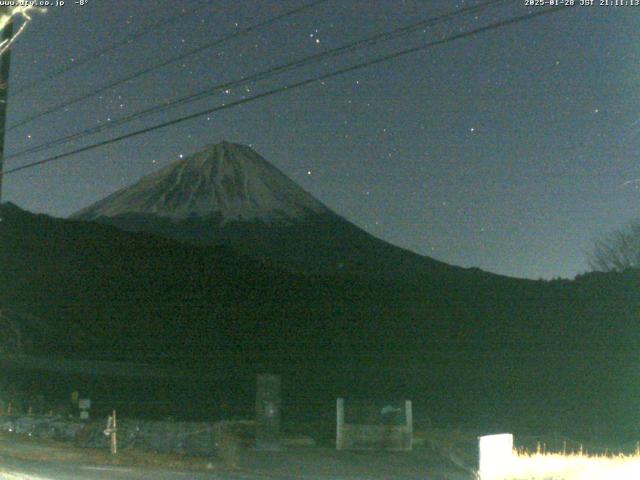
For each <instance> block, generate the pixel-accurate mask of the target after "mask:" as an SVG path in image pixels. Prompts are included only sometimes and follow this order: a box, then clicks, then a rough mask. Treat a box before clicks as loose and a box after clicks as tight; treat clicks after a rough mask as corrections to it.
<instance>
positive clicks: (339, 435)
mask: <svg viewBox="0 0 640 480" xmlns="http://www.w3.org/2000/svg"><path fill="white" fill-rule="evenodd" d="M343 448H344V398H338V400H336V450H342V449H343Z"/></svg>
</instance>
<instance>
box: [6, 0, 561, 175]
mask: <svg viewBox="0 0 640 480" xmlns="http://www.w3.org/2000/svg"><path fill="white" fill-rule="evenodd" d="M566 8H569V7H568V6H565V5H562V6H557V7H552V8H548V9H545V10H540V11H536V12H531V13H528V14H526V15H520V16H518V17H514V18H510V19H508V20H502V21H500V22H496V23H492V24H490V25H486V26H484V27H479V28H476V29H473V30H469V31H467V32H462V33H458V34H455V35H451V36H449V37H446V38H444V39H441V40H435V41H432V42H428V43H426V44H423V45H420V46H417V47H412V48H407V49H405V50H400V51H398V52H394V53H391V54H387V55H384V56H382V57H378V58H376V59H373V60H368V61H366V62H362V63H359V64H356V65H352V66H350V67H345V68H342V69H339V70H336V71H334V72H330V73H326V74H323V75H320V76H317V77H313V78H309V79H307V80H301V81H298V82H295V83H292V84H289V85H284V86H281V87H277V88H274V89H272V90H268V91H266V92H263V93H260V94H257V95H254V96H252V97H247V98H243V99H241V100H236V101H235V102H231V103H228V104H226V105H221V106H217V107H214V108H209V109H206V110H202V111H200V112H197V113H193V114H190V115H186V116H184V117H180V118H176V119H174V120H169V121H167V122H163V123H160V124H157V125H154V126H152V127H147V128H143V129H141V130H136V131H134V132H129V133H126V134H123V135H120V136H117V137H114V138H111V139H108V140H104V141H102V142H98V143H95V144H92V145H87V146H85V147H81V148H78V149H75V150H72V151H69V152H65V153H61V154H58V155H54V156H51V157H48V158H45V159H42V160H38V161H36V162H31V163H28V164H26V165H22V166H20V167H15V168H12V169H9V170H6V171H5V172H0V176H4V175H9V174H11V173H15V172H19V171H22V170H27V169H29V168H33V167H36V166H39V165H43V164H45V163H50V162H53V161H56V160H60V159H63V158H66V157H70V156H72V155H76V154H78V153H83V152H87V151H90V150H94V149H96V148H99V147H103V146H105V145H109V144H112V143H116V142H120V141H122V140H126V139H129V138H133V137H137V136H139V135H143V134H145V133H149V132H152V131H155V130H159V129H161V128H165V127H169V126H172V125H176V124H178V123H182V122H186V121H188V120H192V119H194V118H197V117H201V116H203V115H210V114H212V113H215V112H218V111H221V110H227V109H230V108H232V107H236V106H238V105H243V104H245V103H249V102H253V101H255V100H259V99H261V98H265V97H270V96H272V95H276V94H278V93H283V92H287V91H291V90H295V89H298V88H301V87H305V86H307V85H310V84H312V83H316V82H319V81H323V80H327V79H329V78H333V77H337V76H339V75H344V74H346V73H350V72H353V71H356V70H360V69H363V68H367V67H370V66H373V65H378V64H381V63H384V62H388V61H390V60H393V59H396V58H399V57H403V56H405V55H409V54H411V53H416V52H419V51H422V50H426V49H428V48H431V47H435V46H438V45H444V44H446V43H449V42H452V41H454V40H459V39H462V38H468V37H472V36H475V35H478V34H480V33H484V32H488V31H491V30H497V29H499V28H502V27H505V26H507V25H513V24H515V23H520V22H524V21H527V20H531V19H533V18H537V17H541V16H543V15H549V14H552V13H556V12H559V11H561V10H564V9H566Z"/></svg>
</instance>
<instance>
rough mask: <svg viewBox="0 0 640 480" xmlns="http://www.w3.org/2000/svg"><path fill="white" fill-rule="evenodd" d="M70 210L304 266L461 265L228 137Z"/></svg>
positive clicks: (333, 269) (407, 271)
mask: <svg viewBox="0 0 640 480" xmlns="http://www.w3.org/2000/svg"><path fill="white" fill-rule="evenodd" d="M71 218H73V219H78V220H92V221H98V222H102V223H107V224H111V225H114V226H117V227H118V228H121V229H124V230H129V231H142V232H151V233H155V234H158V235H161V236H164V237H168V238H174V239H177V240H180V241H186V242H190V243H195V244H200V245H211V244H223V245H230V246H232V247H234V248H237V249H238V250H240V251H242V252H244V253H246V254H248V255H251V256H254V257H257V258H260V259H263V260H267V261H272V262H275V263H277V264H280V265H283V266H286V267H287V268H289V269H291V270H294V271H297V272H304V273H324V274H336V273H341V272H349V273H359V274H364V275H387V276H388V275H393V276H396V277H405V276H414V275H416V274H428V275H430V274H439V273H443V272H448V271H452V270H456V271H457V270H460V269H457V268H455V267H451V266H449V265H446V264H444V263H441V262H438V261H436V260H434V259H431V258H428V257H423V256H420V255H417V254H415V253H413V252H410V251H407V250H404V249H401V248H399V247H396V246H393V245H390V244H389V243H387V242H384V241H382V240H380V239H377V238H375V237H373V236H372V235H370V234H368V233H366V232H365V231H363V230H362V229H360V228H358V227H357V226H355V225H353V224H352V223H350V222H348V221H347V220H345V219H343V218H342V217H340V216H339V215H337V214H335V213H333V212H332V211H331V210H329V209H328V208H327V207H325V206H324V205H322V204H321V203H320V202H319V201H318V200H316V199H315V198H313V197H312V196H311V195H310V194H308V193H307V192H305V191H304V190H303V189H302V188H300V187H299V186H298V185H296V184H295V183H294V182H293V181H291V180H290V179H288V178H287V177H286V176H285V175H284V174H283V173H281V172H280V171H279V170H277V169H276V168H275V167H273V166H272V165H270V164H269V163H268V162H267V161H266V160H264V159H263V158H262V157H261V156H260V155H258V154H257V153H255V152H254V151H253V150H252V149H251V148H249V147H246V146H242V145H237V144H232V143H228V142H222V143H220V144H217V145H213V146H209V147H207V148H205V149H203V150H202V151H200V152H197V153H195V154H193V155H191V156H189V157H187V158H185V159H183V160H179V161H176V162H174V163H172V164H170V165H168V166H167V167H165V168H163V169H161V170H160V171H158V172H156V173H153V174H151V175H148V176H147V177H144V178H143V179H141V180H140V181H138V182H137V183H135V184H134V185H131V186H129V187H126V188H123V189H122V190H119V191H118V192H116V193H114V194H112V195H110V196H108V197H107V198H105V199H103V200H101V201H99V202H97V203H95V204H93V205H91V206H89V207H87V208H85V209H83V210H81V211H79V212H77V213H76V214H74V215H73V216H72V217H71Z"/></svg>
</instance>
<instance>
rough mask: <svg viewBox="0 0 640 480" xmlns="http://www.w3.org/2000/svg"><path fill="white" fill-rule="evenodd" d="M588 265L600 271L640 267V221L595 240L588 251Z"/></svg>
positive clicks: (617, 270) (618, 270)
mask: <svg viewBox="0 0 640 480" xmlns="http://www.w3.org/2000/svg"><path fill="white" fill-rule="evenodd" d="M589 266H590V267H591V268H592V269H593V270H596V271H601V272H613V271H615V272H622V271H624V270H629V269H635V268H638V269H640V221H635V222H632V223H630V224H629V225H627V226H626V227H624V228H620V229H617V230H614V231H613V232H611V233H609V234H608V235H605V236H604V237H602V238H600V239H599V240H596V241H595V242H594V245H593V249H592V250H591V252H590V253H589Z"/></svg>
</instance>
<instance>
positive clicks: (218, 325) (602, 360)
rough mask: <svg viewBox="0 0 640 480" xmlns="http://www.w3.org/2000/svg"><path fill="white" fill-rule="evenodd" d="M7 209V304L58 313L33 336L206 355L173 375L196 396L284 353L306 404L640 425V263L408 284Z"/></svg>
mask: <svg viewBox="0 0 640 480" xmlns="http://www.w3.org/2000/svg"><path fill="white" fill-rule="evenodd" d="M0 218H2V221H1V222H0V308H3V307H8V308H10V309H11V310H12V311H18V312H25V313H28V314H31V315H34V316H35V317H36V318H39V319H41V320H43V321H46V322H47V323H48V328H47V329H45V330H42V331H41V332H40V334H39V336H36V338H34V339H33V341H32V347H31V348H32V349H33V350H32V351H33V352H34V353H37V354H39V355H41V354H44V353H48V354H57V355H64V356H65V357H84V358H97V357H101V356H102V357H104V356H108V357H109V358H112V359H113V358H121V359H123V360H130V361H147V362H148V361H157V362H163V363H166V364H169V365H182V366H188V367H189V368H198V369H200V372H201V373H198V374H197V376H196V377H194V379H193V381H192V382H189V383H181V384H179V385H175V386H174V387H172V388H175V392H176V393H175V395H176V398H181V400H179V401H180V402H181V405H182V404H186V403H188V402H187V400H185V395H186V396H188V397H189V401H190V399H191V398H192V397H193V398H194V399H196V398H200V399H202V401H203V403H207V401H208V399H209V398H210V397H211V395H214V394H215V395H230V396H231V398H232V399H233V401H234V402H236V401H238V402H239V401H242V402H245V403H247V399H251V398H253V397H252V396H251V395H252V394H251V392H252V391H253V390H252V389H253V386H254V382H255V377H254V375H255V373H256V372H260V371H270V372H279V373H281V374H282V375H283V381H284V384H285V385H286V386H287V387H286V388H288V389H289V390H288V392H289V393H288V395H293V396H294V398H295V399H296V402H300V403H299V404H298V407H297V408H299V409H301V410H304V409H306V410H309V408H311V410H312V411H316V410H313V408H315V407H310V406H312V405H315V406H318V408H320V407H321V408H322V409H325V410H324V411H330V408H331V405H332V404H333V402H334V401H335V397H336V396H341V395H347V396H350V395H360V396H365V397H382V398H387V399H388V398H412V399H413V400H414V405H415V409H416V412H426V413H427V414H428V415H429V416H430V417H431V418H433V419H437V421H438V422H465V421H472V420H473V421H477V419H478V418H481V415H489V416H490V417H491V418H492V419H493V421H495V422H502V423H499V425H504V426H505V427H504V428H509V429H510V431H513V429H514V428H516V427H517V426H520V427H521V428H523V429H524V428H527V429H529V430H537V431H540V430H543V429H548V428H556V429H559V430H560V431H562V430H563V429H564V427H567V428H569V427H575V426H583V425H590V423H589V422H590V420H589V419H590V418H595V417H594V416H595V415H597V416H598V418H600V419H601V421H602V422H607V423H606V425H611V426H615V427H616V428H617V427H620V428H621V429H624V428H628V427H629V426H632V425H634V423H633V422H632V421H631V419H633V418H635V415H636V408H635V404H634V402H632V401H628V399H632V398H635V396H637V395H639V394H640V387H637V386H636V385H638V382H630V381H629V379H632V378H634V375H635V373H634V372H635V370H636V369H637V368H636V363H635V361H630V360H633V358H635V357H634V355H635V351H636V349H637V348H636V347H637V344H638V342H640V333H639V330H638V328H637V323H638V311H640V288H638V287H639V286H640V275H639V274H637V273H635V274H634V273H633V272H629V273H626V274H615V275H589V276H585V277H582V278H580V279H578V280H576V281H572V282H569V281H561V282H532V281H523V280H516V279H509V278H504V277H494V276H477V275H469V274H468V272H464V271H462V270H456V269H452V270H449V271H447V272H446V273H444V274H439V275H437V276H434V277H430V278H429V279H428V280H430V281H424V277H421V278H416V279H414V281H408V280H407V281H405V282H404V283H403V284H402V285H399V284H398V282H397V281H396V279H385V278H379V277H366V276H362V275H349V274H346V273H341V274H340V275H333V276H327V275H323V276H318V277H316V276H310V275H304V276H302V275H295V274H292V273H288V272H285V271H282V270H280V269H278V268H274V267H273V266H271V265H268V264H265V263H262V262H257V261H255V260H254V259H252V258H248V257H246V256H244V255H240V254H238V253H237V252H235V251H234V250H232V249H229V248H221V247H211V246H194V245H189V244H186V243H179V242H175V241H172V240H168V239H163V238H161V237H158V236H154V235H148V234H132V233H127V232H123V231H121V230H119V229H116V228H113V227H110V226H106V225H100V224H97V223H92V222H80V221H69V220H59V219H53V218H50V217H47V216H44V215H33V214H30V213H28V212H24V211H22V210H20V209H18V208H16V207H12V206H9V205H4V206H0ZM27 353H29V352H27ZM212 376H216V380H209V381H206V382H205V379H206V378H211V377H212ZM65 385H66V384H65ZM112 388H115V386H113V385H111V386H110V389H112ZM134 389H135V390H137V391H139V390H140V386H139V385H135V386H134ZM234 392H235V393H234ZM294 392H295V393H294ZM66 393H68V392H66ZM180 395H182V397H180ZM176 401H177V400H176ZM194 401H195V400H194ZM122 408H125V406H124V405H123V406H122ZM249 408H250V402H249ZM326 409H329V410H326ZM585 418H586V420H585ZM474 419H476V420H474ZM549 422H551V423H549ZM553 422H555V423H553ZM497 424H498V423H496V424H494V425H497ZM483 425H484V428H488V427H487V424H486V423H484V424H483ZM492 428H495V427H492ZM621 431H623V430H621Z"/></svg>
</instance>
